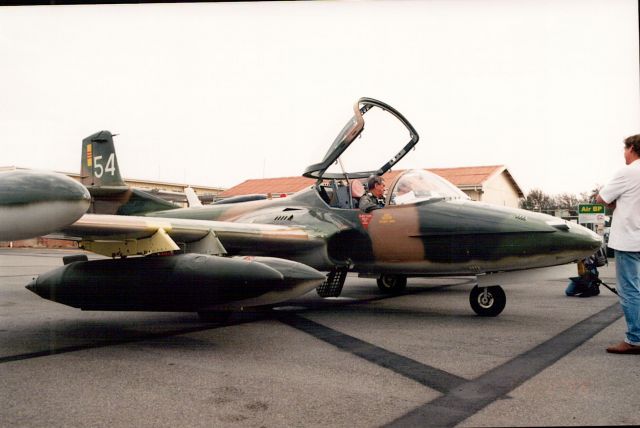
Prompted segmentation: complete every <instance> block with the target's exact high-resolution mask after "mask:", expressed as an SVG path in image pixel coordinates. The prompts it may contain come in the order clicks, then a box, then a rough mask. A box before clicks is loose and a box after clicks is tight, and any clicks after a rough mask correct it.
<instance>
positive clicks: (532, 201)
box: [520, 189, 554, 212]
mask: <svg viewBox="0 0 640 428" xmlns="http://www.w3.org/2000/svg"><path fill="white" fill-rule="evenodd" d="M553 205H554V202H553V199H552V198H551V197H550V196H549V195H547V194H546V193H544V192H543V191H542V190H540V189H532V190H531V191H530V192H529V193H528V194H527V196H526V197H525V198H524V199H520V208H524V209H525V210H529V211H538V212H546V211H552V210H553V209H554V207H553Z"/></svg>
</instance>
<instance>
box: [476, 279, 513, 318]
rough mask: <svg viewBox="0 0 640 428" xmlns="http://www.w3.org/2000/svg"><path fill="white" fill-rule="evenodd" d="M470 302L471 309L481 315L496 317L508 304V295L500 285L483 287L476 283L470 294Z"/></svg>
mask: <svg viewBox="0 0 640 428" xmlns="http://www.w3.org/2000/svg"><path fill="white" fill-rule="evenodd" d="M469 303H470V304H471V309H473V310H474V312H475V313H476V314H478V315H480V316H481V317H495V316H497V315H499V314H500V312H502V310H503V309H504V307H505V305H506V304H507V296H506V295H505V294H504V290H503V289H502V287H500V286H499V285H493V286H491V287H482V288H480V287H478V286H477V285H476V286H475V287H473V289H472V290H471V294H469Z"/></svg>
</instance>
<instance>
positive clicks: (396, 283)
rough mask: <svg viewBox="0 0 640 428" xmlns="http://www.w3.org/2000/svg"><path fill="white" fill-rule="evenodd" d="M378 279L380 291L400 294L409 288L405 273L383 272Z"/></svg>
mask: <svg viewBox="0 0 640 428" xmlns="http://www.w3.org/2000/svg"><path fill="white" fill-rule="evenodd" d="M377 281H378V288H379V289H380V291H382V292H384V293H388V294H398V293H401V292H403V291H404V289H405V288H407V277H406V276H404V275H385V274H382V275H380V277H379V278H378V279H377Z"/></svg>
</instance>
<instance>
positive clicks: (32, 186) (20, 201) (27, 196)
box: [0, 170, 91, 241]
mask: <svg viewBox="0 0 640 428" xmlns="http://www.w3.org/2000/svg"><path fill="white" fill-rule="evenodd" d="M90 200H91V197H90V195H89V192H88V190H87V189H86V188H85V187H84V186H83V185H82V184H80V183H78V182H77V181H75V180H73V179H72V178H70V177H67V176H66V175H63V174H58V173H54V172H46V171H30V170H26V171H22V170H17V171H7V172H2V173H0V241H15V240H19V239H28V238H34V237H37V236H42V235H46V234H48V233H51V232H54V231H56V230H58V229H60V228H62V227H64V226H68V225H70V224H72V223H73V222H74V221H76V220H78V219H79V218H80V217H81V216H82V215H83V214H84V213H85V212H86V211H87V208H89V203H90Z"/></svg>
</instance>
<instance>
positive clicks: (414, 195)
mask: <svg viewBox="0 0 640 428" xmlns="http://www.w3.org/2000/svg"><path fill="white" fill-rule="evenodd" d="M432 199H469V197H468V196H467V195H466V194H465V193H464V192H463V191H462V190H460V189H458V188H457V187H456V186H454V185H453V184H451V183H450V182H448V181H447V180H445V179H444V178H442V177H440V176H439V175H436V174H434V173H432V172H429V171H425V170H423V169H412V170H408V171H406V172H404V173H403V174H402V175H401V176H400V177H398V178H397V179H396V182H395V185H394V186H393V189H392V191H391V198H390V204H395V205H405V204H413V203H416V202H422V201H428V200H432Z"/></svg>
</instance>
